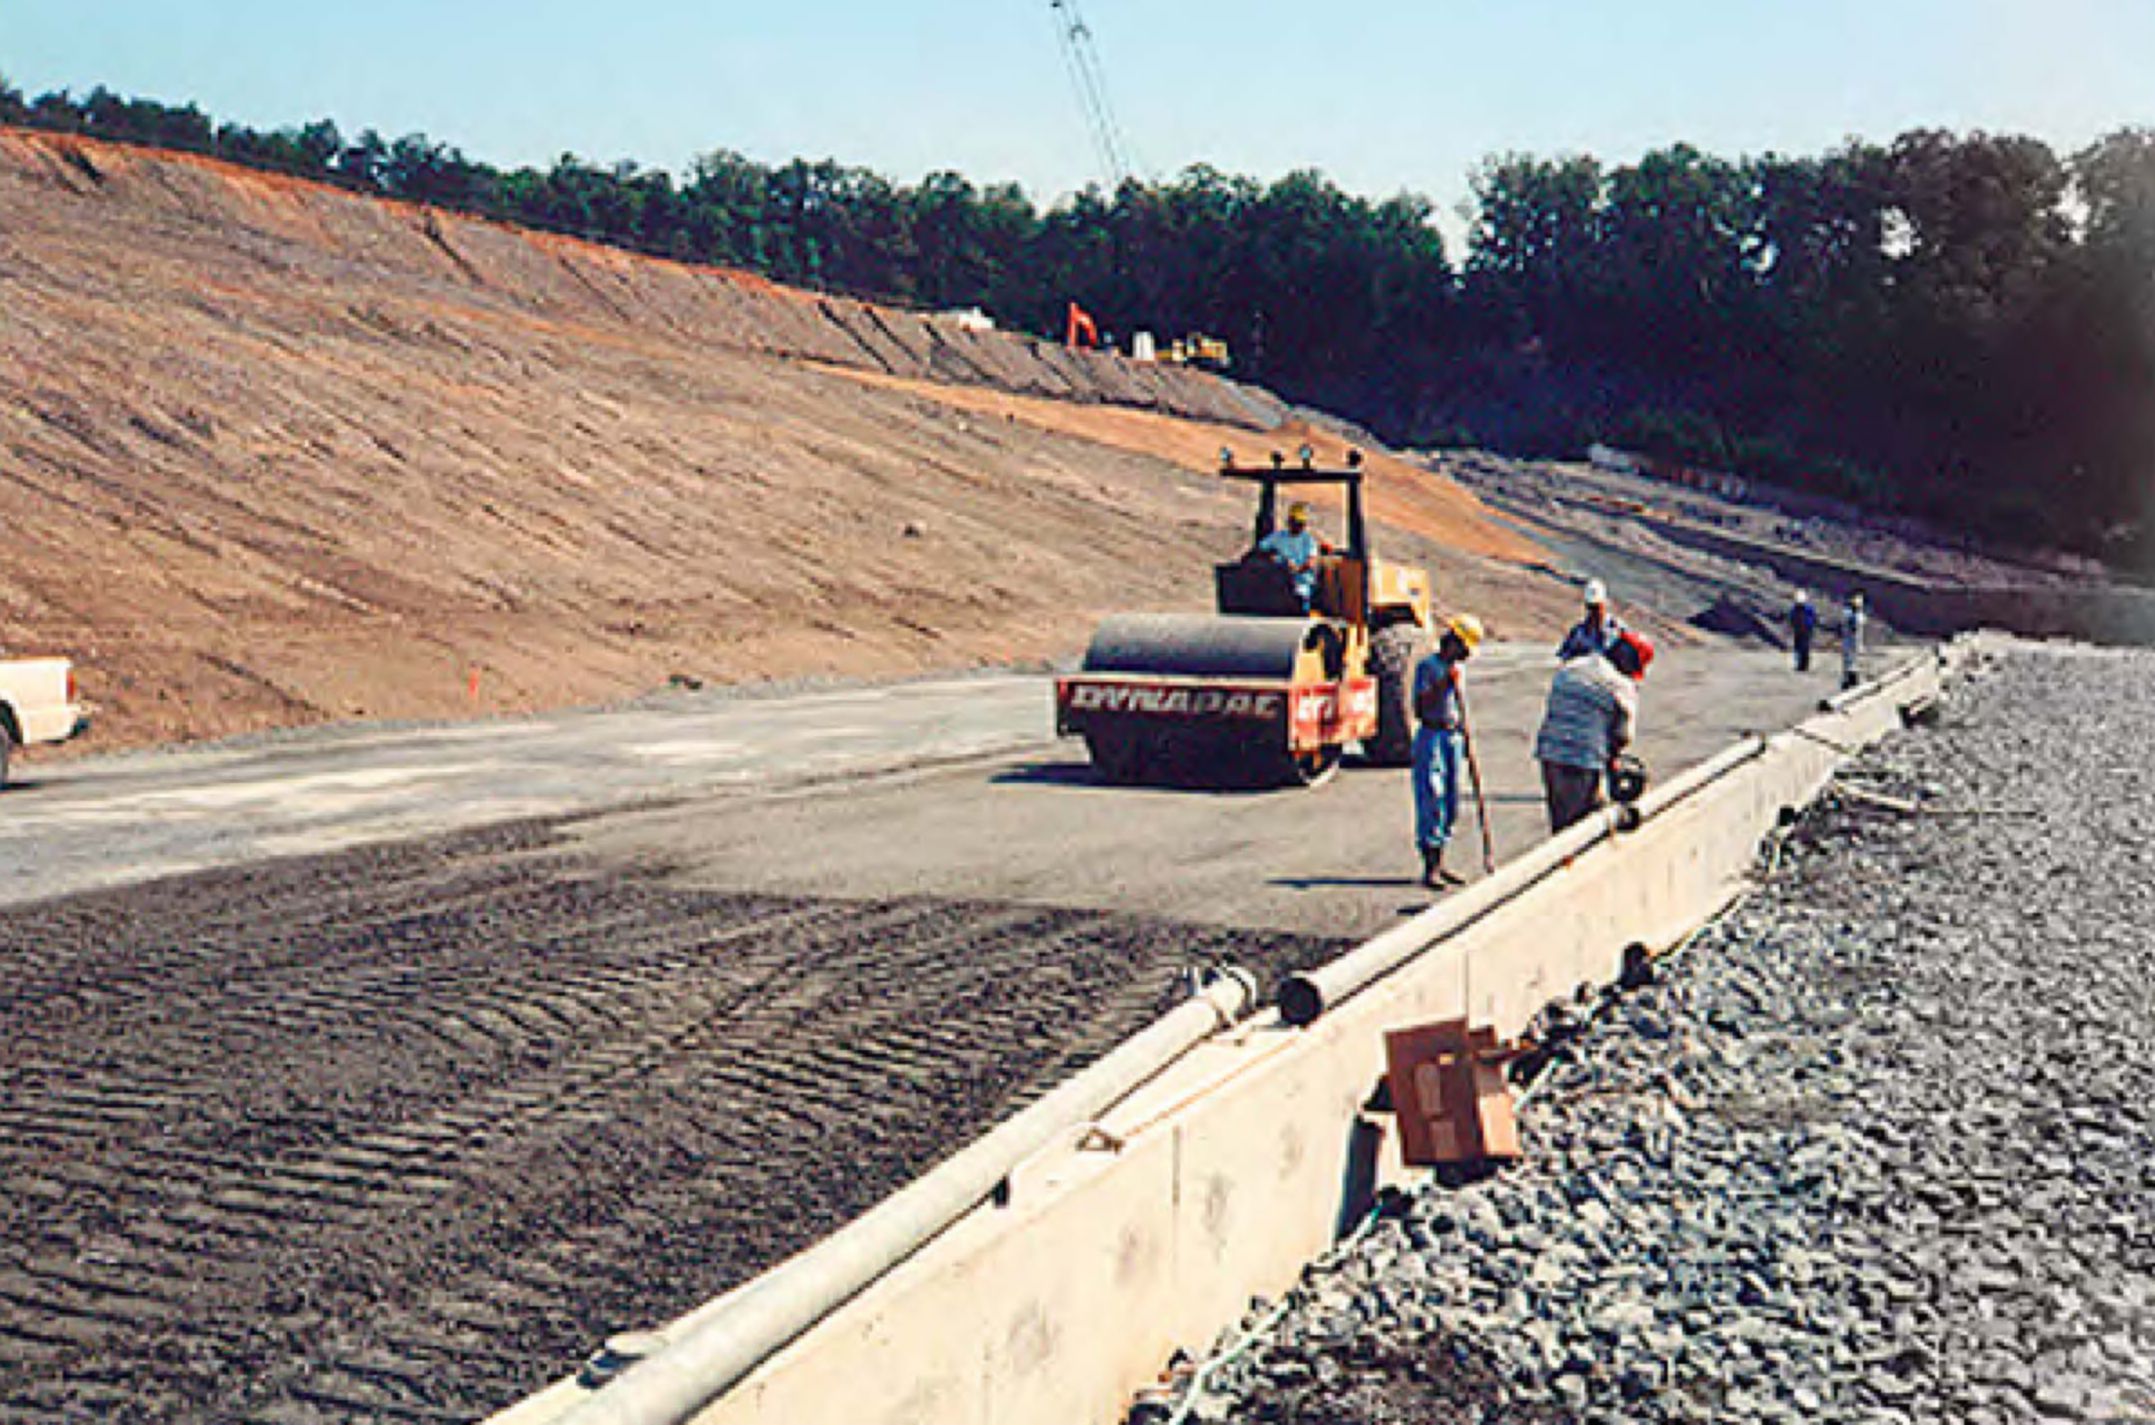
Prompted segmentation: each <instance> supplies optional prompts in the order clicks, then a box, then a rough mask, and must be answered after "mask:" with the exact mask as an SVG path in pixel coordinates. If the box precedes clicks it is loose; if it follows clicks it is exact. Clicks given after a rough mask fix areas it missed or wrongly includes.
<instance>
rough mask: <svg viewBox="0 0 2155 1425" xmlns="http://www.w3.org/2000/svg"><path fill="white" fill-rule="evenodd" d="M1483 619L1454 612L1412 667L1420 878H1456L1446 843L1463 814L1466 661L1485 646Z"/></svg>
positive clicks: (1426, 881) (1431, 882)
mask: <svg viewBox="0 0 2155 1425" xmlns="http://www.w3.org/2000/svg"><path fill="white" fill-rule="evenodd" d="M1482 637H1483V629H1482V621H1481V620H1480V619H1478V618H1476V617H1474V615H1472V614H1455V615H1453V616H1452V617H1451V618H1450V619H1449V620H1447V621H1446V623H1445V626H1444V634H1443V636H1442V637H1441V638H1439V639H1438V640H1437V651H1436V652H1434V653H1432V654H1430V655H1429V656H1428V657H1427V658H1424V659H1423V660H1422V661H1421V662H1420V663H1417V664H1416V665H1415V667H1414V719H1415V730H1414V843H1415V845H1416V847H1418V848H1419V849H1420V851H1421V853H1422V884H1423V885H1425V886H1437V885H1442V884H1444V883H1445V882H1451V883H1452V884H1455V885H1456V884H1458V881H1459V877H1457V876H1454V875H1452V874H1450V873H1449V872H1447V871H1446V870H1445V869H1444V848H1445V847H1446V846H1448V845H1450V844H1451V840H1452V827H1453V825H1454V824H1456V823H1457V822H1458V820H1459V768H1460V764H1461V763H1462V762H1463V761H1464V760H1465V755H1466V708H1465V706H1464V702H1463V698H1464V690H1465V674H1464V672H1463V669H1464V667H1465V665H1466V661H1467V660H1468V659H1469V658H1472V657H1473V656H1474V650H1475V649H1477V648H1479V647H1481V646H1482Z"/></svg>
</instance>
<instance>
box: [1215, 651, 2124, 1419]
mask: <svg viewBox="0 0 2155 1425" xmlns="http://www.w3.org/2000/svg"><path fill="white" fill-rule="evenodd" d="M2151 714H2155V654H2149V653H2144V652H2142V653H2102V652H2094V651H2089V650H2081V649H2068V648H2050V647H2044V648H2037V647H2033V646H2017V647H2010V648H2008V649H2006V650H2005V651H2003V652H2001V653H1995V654H1988V655H1986V656H1985V658H1984V659H1983V660H1981V661H1980V662H1979V664H1978V667H1977V668H1976V670H1975V671H1974V673H1973V674H1972V675H1971V678H1970V680H1969V681H1968V682H1967V683H1966V684H1964V685H1963V686H1962V687H1960V688H1958V689H1957V690H1956V692H1955V696H1954V698H1953V700H1952V703H1951V705H1950V708H1949V711H1948V713H1947V716H1946V720H1945V722H1944V724H1943V726H1942V727H1940V728H1939V729H1937V730H1934V731H1927V732H1914V733H1910V734H1908V735H1905V736H1902V737H1899V738H1897V739H1895V740H1894V741H1892V742H1891V743H1889V744H1887V745H1886V746H1885V747H1884V748H1883V749H1882V750H1881V751H1879V752H1877V753H1875V754H1873V755H1872V756H1869V757H1867V758H1865V759H1862V760H1861V761H1859V762H1858V763H1856V764H1854V765H1853V766H1851V767H1850V768H1849V769H1848V770H1847V772H1846V773H1845V774H1844V778H1843V781H1842V784H1841V786H1842V790H1841V791H1839V792H1838V793H1836V794H1831V795H1829V796H1828V797H1827V798H1826V799H1825V800H1824V801H1823V802H1822V803H1821V804H1820V805H1819V806H1818V807H1816V808H1814V809H1813V810H1812V811H1811V812H1810V813H1808V814H1807V815H1806V816H1805V818H1804V819H1803V820H1802V821H1801V822H1799V823H1798V825H1797V826H1796V827H1795V828H1794V829H1793V830H1792V831H1791V833H1790V834H1789V835H1788V836H1787V837H1786V839H1785V840H1784V841H1783V843H1782V844H1780V845H1778V846H1776V847H1774V848H1772V849H1771V850H1770V852H1769V854H1768V856H1767V857H1766V859H1765V861H1764V862H1763V863H1762V867H1761V869H1762V872H1763V873H1764V874H1765V878H1766V885H1765V887H1764V889H1763V891H1762V892H1761V893H1760V894H1758V895H1756V896H1754V897H1753V898H1752V899H1750V900H1748V901H1746V902H1744V903H1743V904H1742V905H1741V906H1740V907H1739V908H1738V909H1737V910H1736V911H1734V912H1733V913H1731V914H1730V915H1728V916H1726V917H1724V918H1723V919H1722V920H1720V921H1719V922H1717V923H1716V924H1715V925H1714V926H1712V927H1710V928H1709V929H1708V931H1706V932H1705V933H1704V934H1703V935H1701V936H1700V937H1699V938H1698V939H1697V940H1696V941H1695V943H1694V944H1692V945H1691V946H1690V947H1688V948H1687V949H1686V950H1685V951H1684V952H1683V953H1681V954H1679V955H1676V956H1674V957H1672V958H1671V959H1670V960H1668V961H1666V962H1665V963H1664V964H1663V965H1662V966H1661V970H1660V974H1659V977H1658V980H1657V982H1656V983H1655V984H1653V985H1651V986H1649V987H1647V988H1645V989H1643V990H1641V991H1639V992H1637V993H1635V994H1632V995H1629V996H1626V997H1624V998H1622V999H1618V1000H1612V1001H1610V1002H1608V1003H1606V1004H1605V1005H1604V1006H1603V1007H1602V1009H1601V1012H1600V1013H1599V1014H1598V1015H1597V1016H1596V1017H1595V1018H1594V1019H1593V1021H1592V1022H1591V1023H1590V1024H1589V1025H1588V1026H1587V1027H1586V1028H1585V1029H1584V1031H1583V1032H1582V1033H1581V1034H1580V1035H1579V1036H1578V1037H1577V1038H1575V1039H1573V1040H1572V1041H1571V1042H1570V1043H1569V1045H1568V1046H1567V1048H1566V1051H1565V1052H1564V1053H1562V1054H1561V1055H1559V1056H1558V1057H1557V1059H1556V1060H1555V1061H1554V1064H1553V1066H1552V1067H1551V1068H1550V1069H1549V1070H1548V1072H1547V1076H1546V1077H1545V1078H1544V1079H1543V1080H1542V1081H1539V1082H1538V1084H1537V1087H1536V1090H1535V1092H1534V1094H1533V1096H1532V1100H1531V1101H1530V1102H1529V1103H1528V1104H1527V1105H1526V1107H1525V1109H1524V1112H1523V1128H1524V1134H1525V1138H1526V1141H1527V1155H1526V1158H1525V1160H1524V1162H1523V1163H1521V1164H1520V1165H1518V1166H1517V1167H1515V1168H1514V1169H1512V1170H1510V1171H1508V1172H1505V1173H1504V1174H1502V1175H1500V1176H1497V1177H1495V1178H1491V1179H1487V1180H1484V1181H1481V1182H1479V1183H1475V1184H1472V1185H1469V1186H1465V1187H1461V1188H1457V1189H1450V1190H1448V1189H1445V1188H1441V1187H1436V1186H1429V1187H1425V1188H1423V1189H1421V1190H1420V1191H1418V1192H1416V1193H1414V1194H1412V1195H1411V1196H1409V1197H1407V1198H1406V1199H1405V1200H1404V1201H1403V1202H1401V1203H1398V1204H1394V1210H1393V1211H1391V1212H1389V1213H1387V1214H1386V1215H1385V1216H1384V1217H1383V1218H1382V1219H1381V1220H1379V1221H1378V1222H1377V1223H1376V1224H1375V1225H1374V1227H1373V1228H1372V1229H1371V1230H1369V1231H1367V1232H1365V1233H1364V1234H1363V1235H1362V1236H1361V1238H1360V1239H1359V1240H1356V1241H1354V1242H1352V1243H1350V1244H1349V1245H1348V1246H1347V1247H1345V1248H1343V1249H1342V1250H1340V1251H1338V1252H1335V1253H1334V1254H1333V1256H1332V1257H1331V1258H1329V1259H1327V1260H1326V1261H1324V1262H1322V1263H1320V1264H1319V1265H1318V1266H1317V1267H1315V1268H1313V1269H1312V1271H1311V1272H1310V1274H1309V1275H1308V1277H1307V1278H1306V1279H1305V1281H1304V1283H1303V1284H1302V1286H1301V1287H1299V1288H1298V1289H1297V1291H1296V1293H1295V1294H1294V1296H1293V1297H1292V1298H1290V1301H1289V1303H1288V1310H1287V1311H1286V1314H1285V1315H1284V1317H1282V1318H1281V1319H1280V1320H1279V1321H1278V1323H1277V1324H1276V1325H1273V1326H1270V1327H1269V1328H1267V1329H1265V1330H1263V1331H1261V1332H1260V1333H1259V1334H1258V1336H1257V1339H1256V1340H1255V1342H1254V1344H1253V1345H1252V1346H1251V1347H1250V1348H1249V1349H1247V1350H1245V1351H1243V1352H1241V1353H1240V1354H1239V1355H1237V1356H1236V1357H1235V1358H1234V1359H1232V1360H1229V1361H1226V1362H1219V1363H1215V1367H1214V1368H1213V1369H1212V1370H1210V1371H1209V1372H1208V1373H1207V1379H1206V1388H1205V1390H1204V1392H1203V1393H1202V1394H1201V1395H1200V1396H1199V1397H1197V1398H1194V1399H1192V1398H1185V1399H1184V1400H1182V1401H1181V1402H1180V1403H1179V1405H1178V1407H1177V1408H1178V1409H1180V1410H1181V1411H1182V1412H1183V1413H1184V1415H1185V1416H1186V1418H1189V1419H1194V1420H1205V1421H1226V1420H1232V1421H1253V1422H1254V1421H1274V1420H1305V1419H1307V1420H1316V1419H1324V1420H1328V1421H1334V1422H1342V1425H1344V1423H1345V1422H1379V1421H1386V1420H1391V1419H1395V1418H1397V1419H1407V1418H1414V1416H1413V1415H1412V1413H1411V1409H1408V1408H1407V1407H1408V1406H1410V1405H1411V1402H1410V1401H1407V1400H1406V1399H1405V1398H1404V1397H1403V1396H1402V1395H1401V1391H1400V1388H1399V1382H1401V1381H1402V1380H1405V1381H1408V1383H1409V1384H1410V1385H1414V1388H1415V1389H1416V1390H1418V1391H1421V1392H1422V1395H1423V1396H1424V1397H1425V1398H1431V1399H1437V1398H1442V1399H1444V1400H1445V1409H1446V1411H1447V1412H1449V1413H1448V1414H1437V1415H1435V1416H1434V1417H1433V1418H1450V1419H1457V1420H1462V1421H1477V1420H1478V1421H1491V1422H1494V1421H1508V1420H1522V1421H1524V1420H1544V1419H1563V1420H1577V1421H1584V1422H1618V1421H1627V1422H1629V1421H1717V1422H1752V1421H1757V1422H1791V1425H1793V1422H1800V1421H1801V1422H1808V1421H1821V1420H1833V1421H1860V1422H1870V1425H1914V1422H1941V1425H1942V1422H1955V1425H2003V1423H2004V1422H2017V1421H2038V1420H2043V1421H2052V1420H2088V1421H2149V1420H2155V1032H2151V1031H2150V1027H2149V1025H2150V1020H2151V1010H2155V989H2151V986H2155V757H2150V756H2149V755H2148V750H2147V743H2146V728H2147V727H2148V725H2149V720H2150V715H2151ZM1910 805H1912V806H1913V807H1915V808H1916V809H1915V810H1912V811H1911V810H1906V809H1904V808H1906V807H1908V806H1910ZM1403 1358H1405V1359H1415V1360H1418V1361H1419V1362H1420V1363H1421V1364H1420V1366H1419V1367H1418V1372H1419V1374H1420V1375H1422V1376H1424V1377H1427V1376H1432V1375H1437V1376H1441V1375H1444V1374H1445V1373H1446V1371H1447V1369H1448V1366H1447V1362H1450V1361H1453V1360H1458V1361H1464V1362H1468V1363H1470V1364H1475V1366H1476V1368H1475V1369H1472V1370H1469V1371H1467V1372H1466V1374H1465V1376H1464V1377H1463V1379H1465V1380H1467V1381H1469V1382H1474V1381H1478V1382H1479V1383H1480V1385H1481V1387H1483V1388H1481V1389H1478V1390H1469V1391H1467V1392H1465V1394H1466V1395H1468V1396H1469V1397H1470V1398H1469V1399H1467V1400H1464V1401H1461V1400H1460V1399H1458V1396H1459V1395H1460V1394H1461V1392H1460V1391H1459V1390H1458V1388H1457V1383H1456V1382H1455V1383H1454V1384H1453V1385H1448V1386H1445V1387H1443V1388H1442V1390H1439V1389H1437V1388H1436V1387H1431V1386H1429V1385H1427V1384H1426V1383H1424V1384H1414V1382H1413V1380H1412V1377H1413V1375H1414V1374H1415V1373H1413V1372H1408V1373H1403V1372H1402V1371H1401V1370H1400V1369H1399V1368H1398V1364H1397V1363H1398V1362H1399V1361H1400V1360H1401V1359H1403ZM1477 1363H1478V1364H1477ZM1483 1367H1486V1368H1483ZM1403 1411H1404V1412H1405V1413H1403ZM1422 1418H1432V1416H1430V1415H1428V1414H1424V1415H1423V1416H1422Z"/></svg>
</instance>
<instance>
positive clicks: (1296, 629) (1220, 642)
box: [1084, 614, 1323, 683]
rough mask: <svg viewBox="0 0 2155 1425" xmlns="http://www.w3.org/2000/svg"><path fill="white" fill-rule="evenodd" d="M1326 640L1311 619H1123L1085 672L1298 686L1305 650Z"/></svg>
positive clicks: (1091, 651) (1104, 633)
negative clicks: (1296, 679) (1294, 683)
mask: <svg viewBox="0 0 2155 1425" xmlns="http://www.w3.org/2000/svg"><path fill="white" fill-rule="evenodd" d="M1322 636H1323V626H1322V625H1320V624H1314V623H1312V622H1310V621H1309V620H1308V619H1298V618H1217V617H1212V616H1209V615H1205V614H1123V615H1120V616H1118V617H1115V618H1111V619H1108V620H1106V621H1105V622H1104V623H1102V624H1101V625H1100V627H1099V629H1098V630H1097V631H1095V632H1094V634H1093V636H1092V646H1091V647H1089V648H1087V649H1086V650H1085V665H1084V671H1085V672H1087V673H1127V674H1138V675H1148V674H1149V675H1152V676H1155V677H1168V678H1217V679H1222V680H1244V681H1268V682H1283V683H1284V682H1292V681H1293V680H1294V676H1295V667H1296V664H1297V663H1298V662H1299V661H1300V659H1301V656H1302V650H1303V647H1304V646H1305V645H1306V644H1308V643H1310V642H1311V641H1312V640H1313V639H1319V638H1321V637H1322Z"/></svg>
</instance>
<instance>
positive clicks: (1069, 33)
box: [1048, 0, 1136, 188]
mask: <svg viewBox="0 0 2155 1425" xmlns="http://www.w3.org/2000/svg"><path fill="white" fill-rule="evenodd" d="M1048 8H1049V9H1050V10H1052V11H1054V12H1055V17H1056V20H1055V28H1056V32H1057V34H1058V35H1060V36H1061V39H1062V45H1063V59H1064V60H1065V62H1066V63H1067V64H1068V65H1069V68H1070V82H1071V84H1072V86H1073V87H1075V88H1076V90H1077V96H1078V103H1079V105H1080V106H1081V107H1083V109H1084V110H1085V121H1086V124H1087V125H1088V126H1089V127H1090V128H1091V130H1092V141H1093V147H1095V148H1096V149H1098V150H1099V153H1100V162H1101V165H1102V166H1103V167H1104V168H1105V169H1106V171H1107V180H1108V184H1109V186H1110V187H1112V188H1120V187H1121V186H1122V185H1123V184H1124V183H1125V182H1127V181H1128V180H1129V179H1130V178H1131V177H1132V176H1133V174H1134V173H1135V171H1136V165H1135V164H1133V163H1132V162H1131V160H1130V145H1129V143H1128V141H1127V140H1125V139H1124V138H1123V136H1122V128H1121V126H1120V125H1118V124H1117V123H1116V122H1115V111H1114V109H1113V107H1112V106H1110V105H1109V103H1108V98H1107V76H1106V74H1105V73H1104V72H1103V71H1102V69H1101V67H1100V55H1099V52H1098V51H1097V50H1096V49H1095V47H1094V45H1093V38H1092V27H1091V26H1090V25H1088V24H1086V23H1085V17H1084V16H1083V15H1082V14H1080V13H1079V12H1078V7H1077V0H1048Z"/></svg>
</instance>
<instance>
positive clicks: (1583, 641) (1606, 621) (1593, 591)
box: [1556, 579, 1624, 661]
mask: <svg viewBox="0 0 2155 1425" xmlns="http://www.w3.org/2000/svg"><path fill="white" fill-rule="evenodd" d="M1623 634H1624V626H1623V625H1622V624H1621V623H1618V622H1617V621H1616V615H1615V614H1613V613H1610V612H1609V591H1608V589H1607V588H1606V587H1605V586H1604V585H1603V584H1602V582H1601V581H1600V580H1599V579H1589V580H1587V581H1586V617H1585V618H1582V619H1580V620H1579V622H1578V623H1576V624H1574V625H1572V630H1571V632H1569V633H1567V634H1565V635H1564V641H1563V642H1562V643H1560V644H1558V645H1557V646H1556V656H1557V658H1558V660H1559V661H1562V660H1565V659H1570V658H1577V657H1579V656H1580V655H1581V654H1583V653H1607V652H1608V651H1609V650H1610V649H1611V648H1613V647H1615V646H1616V640H1617V639H1619V638H1621V637H1623Z"/></svg>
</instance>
